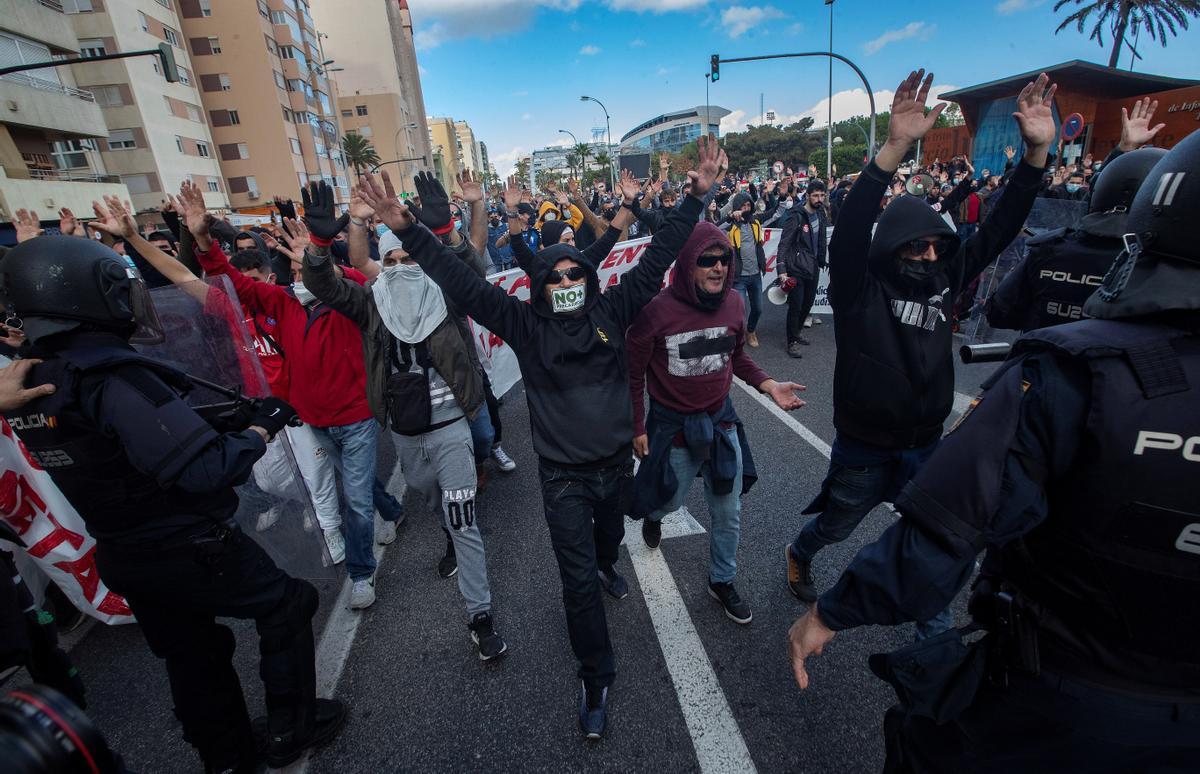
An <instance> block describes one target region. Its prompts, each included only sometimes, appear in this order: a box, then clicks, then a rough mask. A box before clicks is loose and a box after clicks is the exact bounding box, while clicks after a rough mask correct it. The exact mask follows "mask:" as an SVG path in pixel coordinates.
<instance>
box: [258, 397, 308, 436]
mask: <svg viewBox="0 0 1200 774" xmlns="http://www.w3.org/2000/svg"><path fill="white" fill-rule="evenodd" d="M298 424H299V417H297V416H296V409H294V408H292V407H291V406H289V405H288V404H287V403H285V402H284V401H282V400H280V399H279V398H263V401H262V403H260V404H259V406H258V411H257V412H255V414H254V416H253V417H252V418H251V419H250V426H251V427H255V426H258V427H261V428H262V429H263V430H266V431H267V435H269V436H270V437H272V438H274V437H275V436H276V435H277V434H278V433H279V431H280V430H282V429H283V428H285V427H287V426H288V425H293V426H298Z"/></svg>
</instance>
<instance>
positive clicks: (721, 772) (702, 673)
mask: <svg viewBox="0 0 1200 774" xmlns="http://www.w3.org/2000/svg"><path fill="white" fill-rule="evenodd" d="M682 510H683V509H680V511H676V512H675V513H676V514H678V513H680V512H681V511H682ZM671 515H674V514H671ZM689 518H690V514H689ZM697 526H699V525H697ZM663 533H664V535H663V536H664V537H665V536H666V525H664V530H663ZM626 548H627V549H628V551H629V559H630V561H632V562H633V571H634V573H636V574H637V579H638V584H639V585H640V586H641V587H642V594H643V595H644V596H645V598H646V607H647V609H648V610H649V612H650V622H651V623H652V624H653V625H654V633H655V634H656V635H657V636H658V643H659V645H660V646H661V647H662V652H663V658H664V659H665V660H666V662H667V670H668V671H669V672H670V673H671V682H672V683H674V685H675V693H676V695H677V696H678V697H679V708H680V710H682V712H683V719H684V722H685V723H687V727H688V733H689V734H690V735H691V737H692V745H693V746H694V747H695V749H696V760H697V762H698V763H699V764H700V771H701V772H704V774H725V772H730V773H731V774H733V773H734V772H738V773H741V772H750V773H752V772H755V771H757V769H756V768H755V766H754V760H753V759H752V758H751V757H750V750H749V749H748V748H747V747H746V740H745V739H743V738H742V731H741V729H740V728H738V724H737V721H736V720H735V719H734V717H733V710H732V709H730V707H729V701H728V700H727V699H726V698H725V692H724V691H723V690H722V689H721V683H720V681H719V680H717V675H716V673H715V672H714V671H713V667H712V662H711V661H709V658H708V654H707V653H706V652H705V651H704V644H703V643H702V642H701V641H700V635H699V633H697V632H696V627H695V626H694V625H693V624H692V619H691V617H690V616H689V615H688V610H687V605H685V604H684V602H683V597H682V596H680V594H679V587H678V586H676V585H675V579H674V578H673V577H672V576H671V570H670V568H668V567H667V561H666V559H665V558H664V557H663V554H662V551H658V550H652V549H649V548H647V547H646V546H645V544H644V543H642V542H641V540H640V535H639V539H637V540H632V541H630V542H628V543H627V544H626Z"/></svg>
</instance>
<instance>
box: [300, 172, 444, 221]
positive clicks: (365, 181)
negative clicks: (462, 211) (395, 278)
mask: <svg viewBox="0 0 1200 774" xmlns="http://www.w3.org/2000/svg"><path fill="white" fill-rule="evenodd" d="M381 177H382V182H380V180H379V179H378V178H376V177H375V175H373V174H371V173H370V172H367V173H366V174H364V175H363V176H362V179H361V180H359V182H358V188H357V189H356V190H357V192H358V195H359V196H360V197H361V198H362V200H363V201H364V202H365V203H366V204H367V205H368V206H370V207H371V209H373V210H375V215H376V217H378V218H379V219H380V220H381V221H383V223H384V224H385V225H386V226H387V227H388V228H390V229H392V230H393V231H404V230H405V229H408V228H411V227H412V225H413V223H414V222H415V220H414V218H413V214H412V212H410V211H409V207H408V205H406V204H403V203H402V202H401V201H400V200H399V199H397V198H396V189H395V188H393V187H392V179H391V178H390V177H388V173H387V172H383V173H382V175H381ZM418 190H419V189H418ZM449 212H450V205H449V203H447V204H446V213H447V215H448V214H449ZM285 222H286V221H285Z"/></svg>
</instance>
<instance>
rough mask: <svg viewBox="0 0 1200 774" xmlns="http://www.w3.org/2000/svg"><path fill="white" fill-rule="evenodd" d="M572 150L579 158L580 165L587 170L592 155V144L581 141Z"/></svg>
mask: <svg viewBox="0 0 1200 774" xmlns="http://www.w3.org/2000/svg"><path fill="white" fill-rule="evenodd" d="M571 152H572V153H574V154H575V155H576V157H578V158H579V165H580V167H582V168H583V169H584V170H587V166H588V159H589V158H591V156H592V146H590V145H588V144H587V143H586V142H581V143H579V144H578V145H576V146H575V147H574V148H572V149H571Z"/></svg>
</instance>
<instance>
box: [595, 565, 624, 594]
mask: <svg viewBox="0 0 1200 774" xmlns="http://www.w3.org/2000/svg"><path fill="white" fill-rule="evenodd" d="M596 574H597V575H599V576H600V585H601V586H603V587H604V590H605V591H607V592H608V593H609V594H611V595H613V596H614V597H616V598H617V599H624V598H625V597H627V596H629V584H628V583H626V582H625V579H624V578H622V577H621V576H620V575H618V574H617V571H616V569H615V568H612V567H609V568H608V569H607V570H597V572H596Z"/></svg>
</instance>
